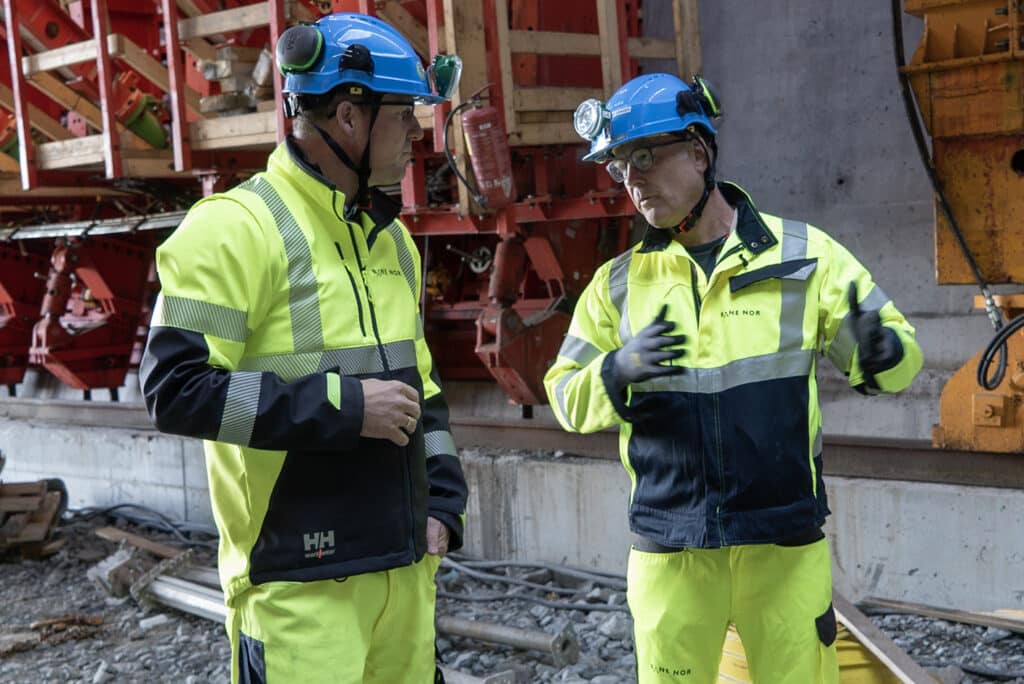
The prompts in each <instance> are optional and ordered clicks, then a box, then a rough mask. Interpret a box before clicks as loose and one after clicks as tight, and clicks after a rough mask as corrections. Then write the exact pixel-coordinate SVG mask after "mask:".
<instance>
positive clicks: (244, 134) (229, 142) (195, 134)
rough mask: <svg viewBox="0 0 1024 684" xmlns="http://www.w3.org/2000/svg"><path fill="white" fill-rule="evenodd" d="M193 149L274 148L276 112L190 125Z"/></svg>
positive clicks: (197, 122)
mask: <svg viewBox="0 0 1024 684" xmlns="http://www.w3.org/2000/svg"><path fill="white" fill-rule="evenodd" d="M189 137H190V138H191V140H192V149H193V150H221V149H226V148H231V149H235V148H240V147H249V148H252V147H257V148H266V149H270V148H272V147H273V146H274V145H275V144H276V143H277V116H276V112H274V111H269V112H255V113H252V114H239V115H238V116H225V117H222V118H219V119H205V120H203V121H196V122H193V123H191V124H189Z"/></svg>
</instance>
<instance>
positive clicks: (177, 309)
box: [152, 294, 252, 342]
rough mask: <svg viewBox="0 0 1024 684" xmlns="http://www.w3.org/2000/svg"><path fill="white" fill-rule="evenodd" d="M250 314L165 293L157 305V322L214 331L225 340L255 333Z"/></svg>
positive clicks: (155, 315)
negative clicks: (248, 323)
mask: <svg viewBox="0 0 1024 684" xmlns="http://www.w3.org/2000/svg"><path fill="white" fill-rule="evenodd" d="M247 321H248V314H247V313H246V312H245V311H239V310H238V309H232V308H230V307H227V306H221V305H220V304H211V303H209V302H202V301H199V300H197V299H186V298H185V297H172V296H165V295H163V294H161V295H160V296H159V297H158V298H157V303H156V306H155V307H154V309H153V323H152V325H153V326H161V325H163V326H170V327H172V328H181V329H182V330H191V331H192V332H197V333H202V334H204V335H212V336H214V337H219V338H221V339H222V340H232V341H233V342H245V341H246V340H247V339H249V335H251V334H252V330H249V326H248V325H247Z"/></svg>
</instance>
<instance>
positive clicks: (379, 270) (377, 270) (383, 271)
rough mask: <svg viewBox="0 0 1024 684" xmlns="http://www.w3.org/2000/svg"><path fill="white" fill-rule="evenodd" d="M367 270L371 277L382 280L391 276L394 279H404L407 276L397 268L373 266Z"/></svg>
mask: <svg viewBox="0 0 1024 684" xmlns="http://www.w3.org/2000/svg"><path fill="white" fill-rule="evenodd" d="M366 270H367V272H368V273H369V274H370V275H372V276H376V277H378V278H382V277H384V276H391V277H392V278H404V277H405V274H403V273H402V272H401V271H399V270H398V269H397V268H386V267H380V266H371V267H370V268H368V269H366Z"/></svg>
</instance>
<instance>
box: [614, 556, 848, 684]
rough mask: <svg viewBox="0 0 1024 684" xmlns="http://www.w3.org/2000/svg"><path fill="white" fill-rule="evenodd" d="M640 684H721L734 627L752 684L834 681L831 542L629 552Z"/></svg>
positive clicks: (629, 593)
mask: <svg viewBox="0 0 1024 684" xmlns="http://www.w3.org/2000/svg"><path fill="white" fill-rule="evenodd" d="M627 582H628V587H629V588H628V590H627V598H628V601H629V608H630V610H631V611H632V613H633V621H634V640H635V643H636V655H637V676H638V679H639V683H640V684H669V683H673V684H676V683H678V684H714V683H715V682H716V681H717V680H718V666H719V662H720V661H721V658H722V645H723V643H724V641H725V633H726V630H727V629H728V627H729V623H733V624H735V625H736V631H737V632H738V633H739V635H740V639H741V640H742V642H743V649H744V651H746V654H747V664H748V666H749V668H750V675H751V678H752V680H753V682H754V684H784V683H785V684H837V682H838V681H839V664H838V660H837V658H836V647H835V638H836V620H835V613H834V612H833V610H832V570H831V566H830V559H829V550H828V541H827V540H826V539H821V540H819V541H816V542H813V543H811V544H807V545H804V546H778V545H776V544H759V545H752V546H731V547H724V548H720V549H686V550H681V551H676V552H673V553H648V552H644V551H638V550H636V549H635V548H634V549H631V550H630V553H629V568H628V571H627Z"/></svg>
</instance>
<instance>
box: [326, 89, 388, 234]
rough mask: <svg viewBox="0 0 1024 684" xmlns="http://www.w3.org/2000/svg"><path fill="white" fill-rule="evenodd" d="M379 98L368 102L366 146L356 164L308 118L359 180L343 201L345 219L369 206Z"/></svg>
mask: <svg viewBox="0 0 1024 684" xmlns="http://www.w3.org/2000/svg"><path fill="white" fill-rule="evenodd" d="M380 100H381V98H380V96H379V95H375V96H374V97H373V98H372V100H371V102H370V127H369V132H368V134H367V136H366V146H365V147H364V148H363V156H362V158H361V159H360V160H359V164H358V165H356V163H355V162H353V161H352V158H351V157H349V156H348V154H346V153H345V150H343V149H342V148H341V145H339V144H338V141H337V140H335V139H334V138H333V137H332V136H331V134H330V133H328V132H327V131H325V130H324V129H323V128H321V127H320V126H318V125H317V124H316V122H314V121H312V120H309V123H310V124H311V125H312V126H313V128H315V129H316V132H317V133H319V134H320V137H321V138H323V141H324V142H325V143H326V144H327V147H329V148H331V151H332V152H334V156H335V157H337V158H338V161H340V162H341V163H342V164H344V165H345V166H347V167H348V168H350V169H352V171H354V172H355V174H356V178H357V179H358V181H359V184H358V186H357V187H356V192H355V194H354V195H353V196H352V198H351V200H350V201H349V202H346V203H345V218H347V219H351V218H354V217H355V215H356V213H357V212H358V211H359V210H360V209H365V208H367V207H369V206H370V185H369V181H370V174H371V169H370V140H371V139H372V138H373V124H374V123H376V121H377V115H378V114H380Z"/></svg>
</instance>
